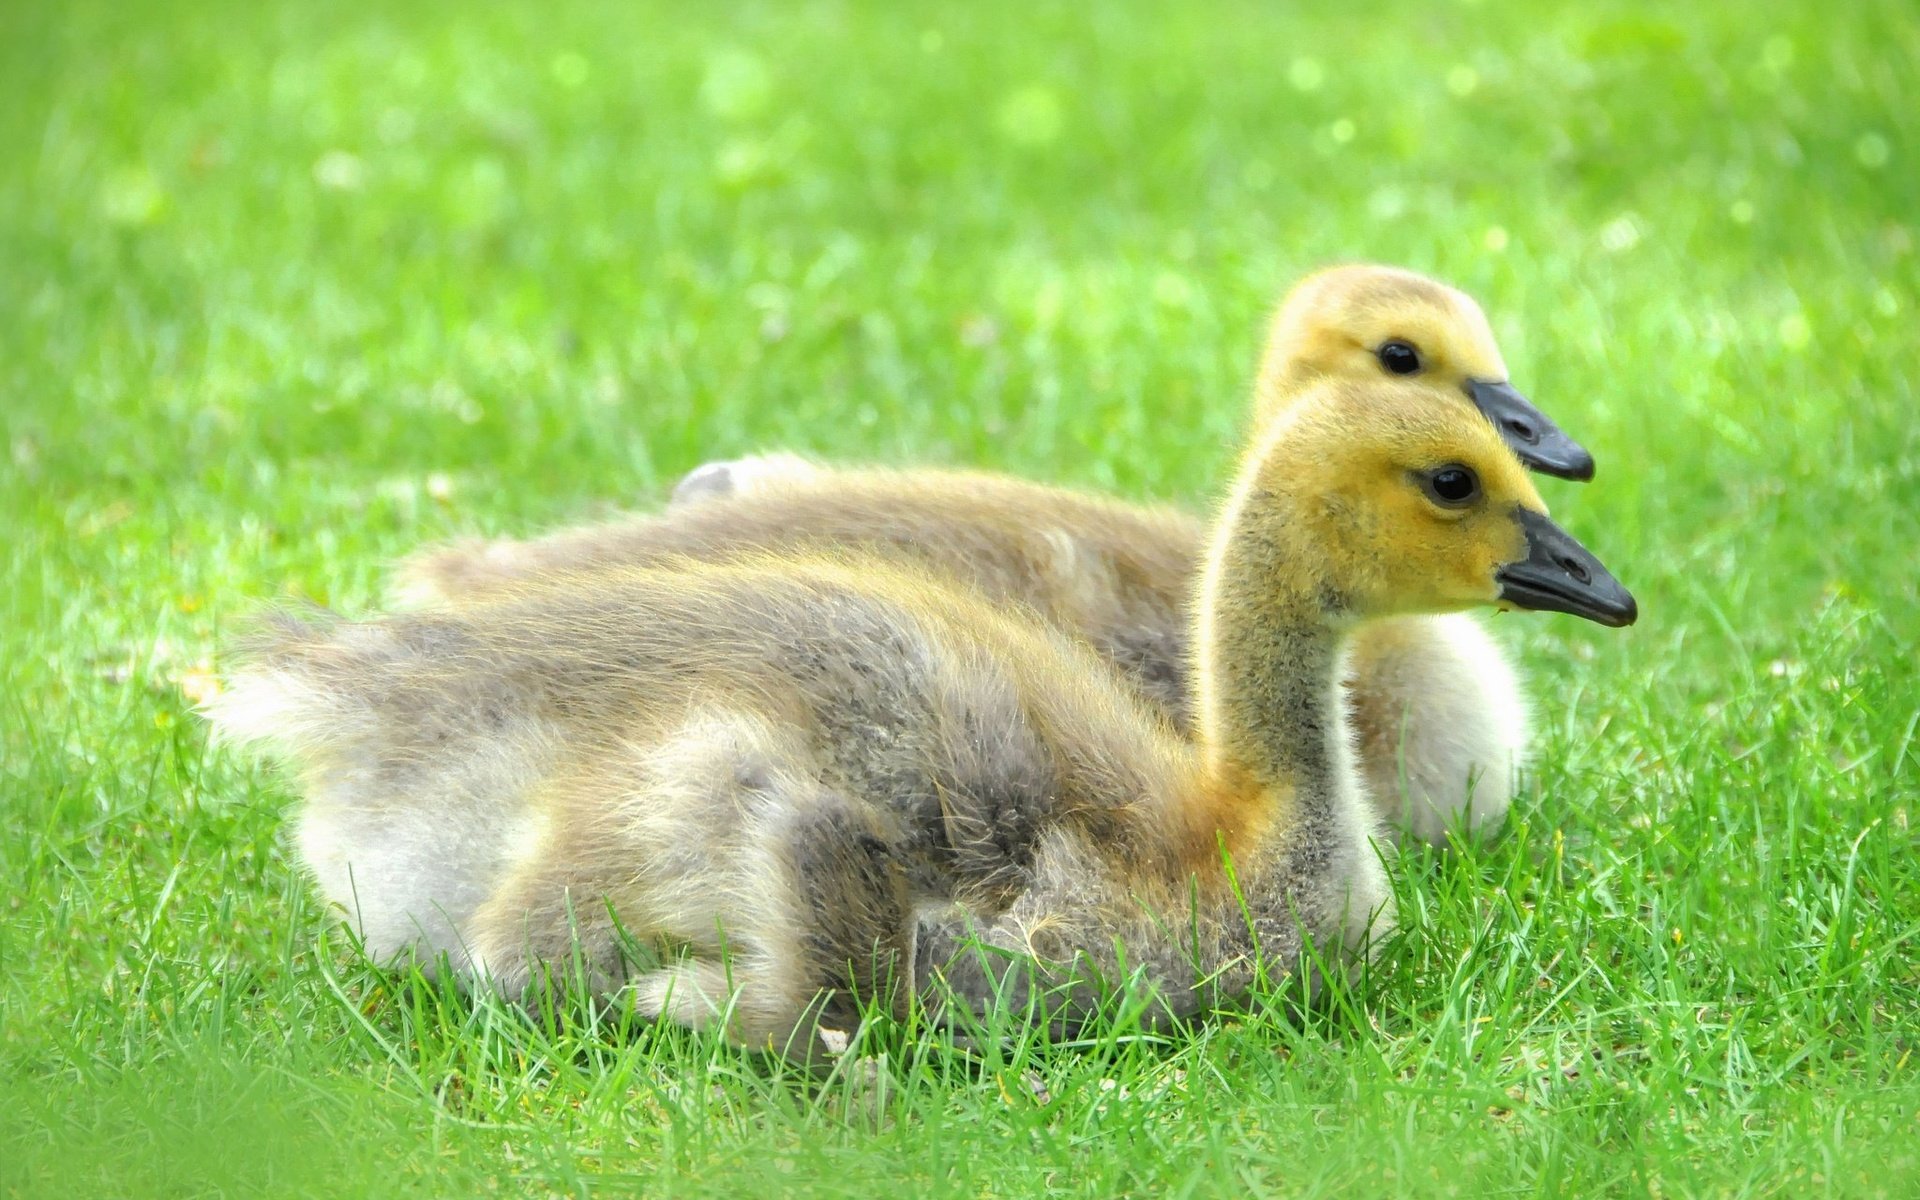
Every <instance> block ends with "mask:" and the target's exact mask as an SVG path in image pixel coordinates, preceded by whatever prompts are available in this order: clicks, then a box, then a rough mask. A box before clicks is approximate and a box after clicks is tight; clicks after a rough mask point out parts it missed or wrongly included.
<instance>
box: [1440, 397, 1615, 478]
mask: <svg viewBox="0 0 1920 1200" xmlns="http://www.w3.org/2000/svg"><path fill="white" fill-rule="evenodd" d="M1467 395H1468V396H1469V397H1470V398H1471V399H1472V400H1473V406H1474V407H1475V408H1477V409H1479V410H1480V411H1481V412H1482V413H1484V414H1485V415H1486V418H1487V420H1489V421H1492V422H1493V427H1494V428H1495V429H1498V430H1499V431H1500V436H1501V437H1503V438H1505V439H1506V440H1507V445H1509V446H1511V447H1513V452H1514V454H1516V455H1518V456H1519V459H1520V461H1521V462H1523V463H1525V464H1527V466H1529V467H1532V468H1533V469H1534V470H1536V471H1539V472H1540V473H1542V474H1544V475H1558V476H1559V477H1560V478H1562V479H1577V480H1580V481H1582V482H1584V481H1586V480H1589V479H1592V478H1593V455H1591V454H1588V453H1587V451H1586V447H1584V446H1582V445H1581V444H1580V443H1579V442H1576V441H1574V440H1573V439H1572V438H1570V437H1568V436H1567V435H1566V434H1565V433H1563V432H1562V431H1561V429H1560V427H1559V426H1558V425H1555V424H1554V423H1553V420H1552V418H1550V417H1548V416H1547V414H1545V413H1543V412H1541V411H1540V410H1539V409H1537V408H1535V407H1534V406H1533V401H1531V400H1529V399H1527V398H1526V397H1525V396H1522V395H1521V394H1520V393H1519V392H1516V391H1514V390H1513V385H1512V384H1510V383H1489V382H1487V381H1486V380H1484V379H1469V380H1467Z"/></svg>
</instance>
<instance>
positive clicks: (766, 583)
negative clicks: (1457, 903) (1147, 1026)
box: [211, 380, 1636, 1057]
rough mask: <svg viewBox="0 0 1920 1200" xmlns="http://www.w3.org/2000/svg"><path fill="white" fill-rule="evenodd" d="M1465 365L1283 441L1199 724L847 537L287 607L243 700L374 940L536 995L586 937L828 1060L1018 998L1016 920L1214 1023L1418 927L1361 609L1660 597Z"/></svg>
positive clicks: (1086, 970)
mask: <svg viewBox="0 0 1920 1200" xmlns="http://www.w3.org/2000/svg"><path fill="white" fill-rule="evenodd" d="M1429 390H1430V389H1428V388H1426V387H1423V386H1421V385H1419V384H1415V383H1408V382H1401V381H1384V380H1383V381H1374V382H1371V383H1367V384H1356V383H1351V382H1342V381H1322V382H1319V383H1316V384H1313V385H1310V386H1309V387H1308V388H1307V391H1308V393H1309V394H1308V395H1307V396H1306V397H1305V398H1304V399H1303V400H1302V401H1301V403H1300V404H1298V405H1296V406H1294V407H1292V408H1290V409H1289V410H1288V411H1287V412H1285V413H1283V414H1281V415H1280V416H1279V417H1278V418H1277V419H1275V420H1274V421H1273V422H1272V423H1271V425H1270V428H1269V429H1267V430H1266V431H1264V432H1263V433H1262V434H1261V436H1259V437H1258V438H1256V439H1255V440H1254V442H1253V444H1252V445H1251V447H1250V448H1249V449H1248V451H1247V453H1246V455H1245V457H1244V459H1243V465H1242V467H1241V470H1240V472H1239V474H1238V477H1237V481H1236V483H1235V485H1234V487H1233V488H1232V491H1231V493H1230V495H1229V497H1228V499H1227V500H1226V502H1225V504H1224V505H1223V507H1222V509H1221V511H1220V516H1219V518H1218V520H1217V521H1216V522H1215V525H1214V528H1213V532H1212V534H1211V535H1210V537H1209V541H1208V547H1207V550H1206V553H1205V555H1204V566H1203V568H1202V571H1201V575H1200V582H1199V585H1198V590H1197V598H1196V600H1195V603H1194V606H1193V611H1194V624H1195V628H1194V631H1193V633H1192V635H1191V638H1190V643H1191V645H1192V646H1193V648H1194V649H1193V654H1194V667H1193V670H1192V672H1191V679H1192V681H1193V685H1194V695H1193V698H1192V701H1191V705H1190V708H1191V710H1192V712H1193V714H1194V715H1193V726H1194V730H1193V735H1192V736H1190V737H1189V736H1184V735H1182V734H1181V733H1180V732H1178V731H1177V730H1175V729H1174V728H1172V727H1171V726H1170V725H1168V724H1167V723H1166V721H1165V720H1164V719H1163V718H1162V716H1161V715H1160V714H1159V712H1157V711H1156V710H1155V709H1154V708H1153V707H1152V706H1150V705H1149V704H1147V703H1146V702H1145V701H1144V700H1143V699H1142V698H1141V697H1140V695H1139V694H1138V692H1137V691H1136V690H1135V689H1133V688H1132V687H1131V686H1129V685H1128V684H1127V683H1126V682H1125V680H1124V678H1123V676H1122V675H1121V674H1120V673H1119V672H1116V671H1114V670H1112V669H1111V668H1110V667H1109V666H1108V665H1107V664H1106V663H1105V662H1103V661H1102V659H1101V658H1100V657H1099V656H1098V655H1097V654H1095V653H1094V651H1093V650H1092V649H1091V648H1090V647H1089V646H1088V645H1086V644H1085V643H1084V642H1083V641H1081V640H1080V639H1078V638H1076V637H1073V636H1072V635H1070V634H1069V633H1067V632H1066V631H1064V630H1063V629H1062V628H1060V627H1059V626H1058V625H1056V624H1053V623H1051V622H1047V621H1042V620H1036V619H1033V617H1032V616H1031V615H1029V614H1027V613H1025V612H1024V611H1023V610H1021V609H1020V608H1019V607H1018V606H1009V605H1006V604H1004V603H1002V602H999V601H996V600H995V599H993V598H991V597H989V596H988V595H985V594H983V593H981V592H978V591H975V590H973V589H970V588H968V587H967V586H965V585H964V584H963V583H960V582H959V581H956V580H953V579H951V578H942V577H940V576H938V575H934V574H931V573H927V572H924V571H922V570H919V569H917V568H915V567H914V566H912V565H911V564H908V563H904V562H897V563H894V564H892V565H889V564H887V563H885V562H882V561H877V560H875V559H872V558H862V557H860V556H858V555H857V554H849V553H844V552H843V553H842V554H841V555H839V556H832V555H818V556H809V555H803V554H791V553H789V554H780V555H770V554H764V553H762V554H748V555H744V556H738V557H733V558H722V559H705V560H703V559H692V558H679V559H666V560H662V561H661V562H660V563H658V564H657V565H649V566H644V567H634V566H625V567H617V568H609V569H606V570H602V571H599V572H596V573H592V574H579V573H571V574H570V573H565V572H560V573H553V574H536V575H533V576H530V577H528V578H526V579H523V580H520V581H516V582H514V583H512V584H508V585H505V586H502V587H501V588H498V589H496V590H494V591H493V592H492V593H490V594H489V595H488V596H486V597H484V598H480V599H476V600H475V601H474V602H472V603H468V604H465V605H456V606H446V607H442V608H438V609H430V610H423V611H416V612H410V613H400V614H397V615H392V616H388V617H385V618H381V619H376V620H371V621H367V622H363V623H346V622H335V621H320V622H314V621H299V620H292V619H283V620H282V621H281V622H280V623H279V624H278V625H277V627H275V628H273V629H272V630H270V631H269V632H268V633H266V634H265V635H263V637H262V638H261V639H260V640H259V641H258V642H257V643H256V644H255V645H254V646H253V647H252V649H251V651H250V652H249V653H248V656H247V658H246V661H245V664H244V665H243V666H242V668H241V669H240V670H239V672H238V673H237V675H236V676H235V677H234V678H233V679H232V683H231V686H230V687H229V689H228V690H227V691H226V692H225V694H224V695H223V697H222V698H221V699H220V700H219V701H218V702H217V707H216V708H215V709H214V711H213V712H212V714H211V715H212V717H213V720H214V722H215V724H216V725H217V727H218V728H219V730H220V731H221V732H222V733H223V734H224V735H226V736H227V737H229V738H231V739H235V740H239V741H243V742H259V743H266V744H268V745H271V746H274V747H277V748H278V749H279V750H280V751H281V753H283V754H284V755H285V756H287V757H288V758H289V759H291V761H292V763H293V765H294V766H295V768H296V771H297V773H298V778H299V781H300V785H301V788H302V790H303V791H304V792H305V794H306V800H305V803H304V805H303V807H302V809H301V811H300V814H299V816H298V818H297V825H298V834H297V844H298V846H299V850H300V855H301V857H302V858H303V859H304V860H305V862H306V864H307V865H308V867H309V868H310V869H311V870H312V871H313V873H314V875H315V876H316V877H317V878H318V880H319V882H320V885H321V887H322V889H323V890H324V891H325V892H326V894H327V896H328V898H329V899H330V900H331V901H332V902H333V903H335V904H337V905H339V906H340V907H342V908H343V909H344V910H345V911H346V913H347V914H348V915H349V917H350V919H352V920H353V921H354V922H355V923H357V924H358V925H359V926H360V928H361V930H362V933H363V936H364V938H365V943H366V945H367V947H368V948H369V949H370V950H371V951H372V952H373V953H375V954H376V955H381V956H399V955H405V954H408V953H411V954H414V955H418V956H420V957H422V958H424V959H426V960H428V961H429V962H444V963H446V964H447V965H448V966H450V967H451V969H453V970H455V971H456V972H458V973H459V975H460V976H461V977H462V978H463V979H465V980H469V981H472V982H474V983H491V984H492V985H494V986H496V987H499V988H501V989H503V990H504V991H505V992H507V993H508V994H509V995H517V994H521V993H523V992H524V991H525V989H526V988H527V987H528V985H529V984H530V983H531V982H532V981H534V980H536V979H539V978H543V977H548V973H549V972H551V971H553V970H554V969H556V968H557V967H558V966H560V965H564V964H580V966H581V968H582V969H583V971H584V973H585V975H586V977H587V982H588V984H589V986H591V987H592V988H594V989H595V990H596V991H600V992H613V991H616V990H620V989H630V992H631V995H632V997H633V1001H634V1003H635V1004H636V1005H637V1007H638V1008H639V1010H640V1011H641V1012H642V1013H644V1014H645V1015H647V1016H651V1017H655V1018H658V1019H664V1020H670V1021H676V1022H680V1023H683V1024H686V1025H689V1026H694V1027H718V1028H721V1029H724V1030H725V1031H726V1033H727V1034H728V1035H729V1036H731V1037H733V1038H735V1039H736V1040H738V1041H740V1042H742V1043H744V1044H747V1045H751V1046H755V1047H763V1048H770V1049H774V1050H782V1049H784V1050H786V1051H787V1052H788V1053H798V1054H799V1055H800V1056H802V1057H804V1056H805V1055H806V1053H807V1049H806V1048H807V1047H808V1046H810V1045H812V1044H813V1041H814V1040H815V1035H816V1034H817V1032H818V1031H819V1030H820V1029H822V1028H835V1027H839V1028H846V1027H848V1023H849V1022H851V1021H853V1020H854V1019H856V1017H857V1015H858V1013H857V1002H858V1001H861V1000H865V1001H867V1002H870V1003H877V1004H882V1005H886V1006H889V1007H892V1008H893V1009H895V1010H896V1011H899V1010H901V1009H903V1008H904V1006H905V1005H907V1004H909V1003H911V996H912V994H913V991H914V990H915V989H916V988H924V987H926V986H927V985H928V984H929V983H930V981H933V980H935V979H936V978H937V979H941V980H944V981H945V982H946V983H947V984H948V985H949V986H950V987H951V989H952V994H953V996H954V997H955V1000H956V1002H958V1003H961V1004H965V1005H967V1006H969V1007H979V1006H984V1005H986V1004H988V1003H990V1002H991V1001H992V998H993V997H994V996H995V995H996V994H998V993H999V992H1000V991H1001V988H1002V986H1003V985H1004V984H1005V982H1006V981H1005V980H1004V979H1002V978H999V977H997V973H998V968H996V967H995V966H993V965H991V964H990V962H989V958H988V956H986V955H983V954H980V953H977V952H975V951H976V949H977V946H978V945H979V944H980V943H984V944H985V945H987V946H989V947H995V948H1005V949H1008V950H1011V951H1014V952H1015V953H1016V955H1018V956H1020V957H1021V958H1022V959H1023V960H1024V961H1027V962H1029V963H1031V964H1033V965H1034V968H1035V970H1036V971H1038V972H1039V981H1040V982H1042V983H1044V984H1047V985H1048V986H1049V987H1053V986H1055V985H1056V983H1057V984H1058V986H1060V987H1062V988H1065V989H1067V990H1068V991H1069V992H1070V994H1071V996H1072V1000H1071V1003H1072V1004H1076V1005H1084V1004H1086V1003H1087V1002H1086V1001H1085V1000H1084V997H1085V996H1086V995H1087V994H1088V992H1087V987H1088V986H1089V985H1088V984H1087V983H1086V981H1088V980H1098V979H1101V978H1107V979H1117V978H1121V977H1123V975H1124V974H1127V973H1131V975H1132V977H1133V978H1136V979H1139V980H1142V981H1144V982H1145V983H1146V984H1147V985H1149V986H1151V987H1153V988H1154V989H1155V990H1156V991H1157V993H1158V995H1159V997H1160V1001H1161V1005H1160V1008H1159V1009H1158V1010H1157V1011H1160V1012H1164V1013H1166V1014H1171V1015H1184V1014H1189V1013H1192V1012H1194V1011H1195V1010H1196V1009H1197V1008H1199V1007H1200V1006H1202V1005H1204V1004H1207V1003H1211V1002H1212V1001H1213V999H1214V998H1216V997H1217V996H1221V995H1225V996H1234V995H1238V994H1240V993H1242V992H1243V991H1244V990H1245V988H1246V987H1248V986H1250V984H1251V981H1252V980H1253V979H1254V978H1255V970H1256V966H1257V963H1258V961H1259V955H1257V954H1256V953H1255V951H1256V950H1259V951H1261V952H1263V953H1264V955H1265V956H1266V957H1265V962H1266V963H1267V964H1268V965H1269V966H1271V967H1274V968H1277V969H1280V970H1290V969H1294V968H1297V967H1298V966H1300V965H1301V954H1302V950H1303V947H1304V946H1305V945H1306V944H1307V942H1306V940H1305V939H1311V941H1312V943H1313V944H1314V945H1316V946H1318V947H1322V948H1331V949H1334V950H1336V951H1341V952H1343V953H1348V954H1361V953H1365V952H1366V947H1367V944H1368V938H1369V937H1370V936H1371V935H1372V934H1374V933H1378V932H1380V931H1382V930H1384V929H1385V928H1388V927H1390V925H1391V921H1392V913H1391V895H1390V892H1389V891H1388V888H1387V885H1386V880H1385V877H1384V872H1383V869H1382V866H1381V863H1380V861H1379V858H1378V857H1377V855H1376V853H1375V850H1374V847H1373V846H1372V844H1371V836H1372V833H1373V819H1372V816H1371V814H1370V812H1369V811H1368V810H1367V809H1366V807H1365V805H1364V803H1363V802H1362V801H1361V799H1360V797H1359V794H1358V791H1357V789H1356V788H1355V786H1354V781H1353V777H1352V771H1351V764H1350V763H1349V761H1348V759H1349V753H1350V749H1349V740H1348V735H1347V731H1346V721H1345V715H1344V714H1345V706H1344V705H1343V703H1342V702H1341V697H1340V692H1339V685H1338V670H1339V661H1340V644H1341V642H1342V640H1343V639H1344V638H1345V637H1346V636H1347V634H1348V633H1349V632H1350V631H1351V630H1352V629H1354V628H1355V627H1356V625H1357V624H1358V623H1359V622H1362V621H1364V620H1366V619H1368V618H1373V617H1390V616H1396V615H1401V614H1405V613H1409V612H1421V611H1449V610H1455V609H1461V608H1465V607H1468V606H1473V605H1497V606H1499V607H1504V608H1520V609H1543V610H1557V611H1563V612H1569V613H1575V614H1578V615H1581V616H1585V617H1588V618H1590V619H1593V620H1595V621H1599V622H1601V623H1603V624H1608V625H1624V624H1628V623H1631V622H1632V621H1633V620H1634V619H1635V616H1636V609H1635V606H1634V602H1633V599H1632V597H1631V596H1630V595H1629V594H1628V593H1627V591H1626V590H1625V589H1624V588H1622V587H1621V586H1620V584H1619V583H1618V582H1616V581H1615V580H1614V578H1613V577H1612V576H1611V575H1610V574H1608V572H1607V571H1606V569H1605V568H1604V567H1603V566H1602V565H1601V564H1600V562H1599V561H1598V560H1597V559H1596V558H1595V557H1594V556H1593V555H1592V554H1591V553H1590V552H1589V551H1587V550H1586V549H1585V548H1584V547H1582V546H1581V545H1580V544H1579V543H1578V542H1576V541H1574V540H1573V539H1572V538H1571V537H1570V536H1568V535H1567V534H1566V533H1565V532H1563V531H1562V530H1561V529H1560V528H1559V527H1558V526H1557V525H1555V524H1554V523H1553V522H1552V521H1551V520H1550V519H1549V518H1548V516H1547V514H1546V507H1545V505H1544V504H1543V503H1542V502H1541V500H1540V498H1539V496H1538V494H1537V493H1536V492H1535V490H1534V488H1533V485H1532V484H1531V482H1530V481H1529V480H1528V478H1527V475H1526V473H1525V472H1524V471H1523V470H1522V469H1521V467H1520V466H1519V464H1518V462H1517V461H1516V460H1515V459H1514V457H1513V455H1512V454H1511V452H1510V451H1509V450H1508V449H1507V448H1506V447H1505V446H1504V445H1503V444H1502V442H1501V441H1500V440H1499V439H1498V438H1497V437H1496V436H1495V434H1494V433H1493V431H1492V429H1491V428H1490V427H1489V426H1488V425H1487V424H1486V423H1485V422H1484V421H1482V420H1480V419H1479V418H1478V417H1475V416H1473V415H1472V414H1471V413H1469V412H1468V411H1467V410H1465V409H1461V408H1456V407H1453V406H1448V405H1442V404H1436V403H1434V402H1433V399H1432V397H1431V396H1430V395H1428V394H1427V393H1428V391H1429ZM1356 431H1358V432H1356ZM1229 864H1230V866H1231V870H1229V869H1228V867H1229ZM975 939H977V941H976V940H975ZM629 945H632V946H637V947H639V948H640V949H641V951H644V952H643V953H635V952H633V951H631V950H630V949H629ZM1123 964H1124V967H1125V972H1123V971H1122V967H1123ZM1196 970H1197V971H1198V972H1200V975H1198V976H1197V975H1196V974H1195V972H1196ZM1197 979H1204V980H1205V982H1204V983H1201V982H1196V980H1197ZM796 1047H798V1050H797V1051H796Z"/></svg>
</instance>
